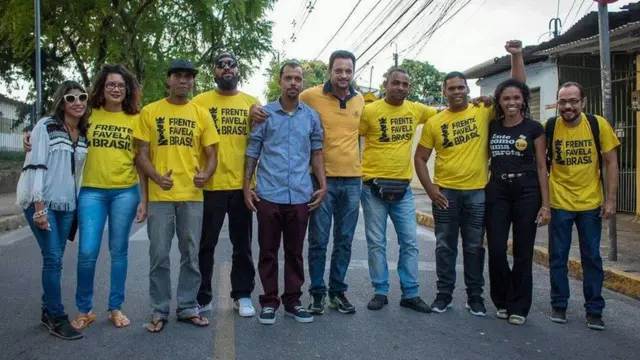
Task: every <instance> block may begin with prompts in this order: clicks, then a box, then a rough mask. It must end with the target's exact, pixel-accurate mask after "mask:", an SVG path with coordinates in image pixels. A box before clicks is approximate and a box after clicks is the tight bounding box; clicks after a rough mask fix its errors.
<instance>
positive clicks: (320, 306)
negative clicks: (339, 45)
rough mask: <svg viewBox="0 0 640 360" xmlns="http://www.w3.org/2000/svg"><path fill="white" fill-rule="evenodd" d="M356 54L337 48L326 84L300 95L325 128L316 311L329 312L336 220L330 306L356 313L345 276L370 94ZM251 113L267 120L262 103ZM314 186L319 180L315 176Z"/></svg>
mask: <svg viewBox="0 0 640 360" xmlns="http://www.w3.org/2000/svg"><path fill="white" fill-rule="evenodd" d="M355 64H356V57H355V56H354V55H353V54H352V53H350V52H348V51H344V50H338V51H334V52H333V53H332V54H331V57H330V58H329V75H330V79H329V81H327V82H326V83H325V84H324V85H318V86H316V87H313V88H310V89H307V90H305V91H303V92H302V93H301V94H300V100H301V101H302V102H304V103H305V104H307V105H309V106H310V107H311V108H313V109H314V110H316V111H317V112H318V114H319V115H320V121H321V122H322V126H323V128H324V144H323V149H322V154H323V156H324V166H325V171H326V177H327V195H326V197H325V199H324V201H323V202H322V204H321V205H320V208H318V209H316V210H314V211H313V212H312V213H311V220H310V222H309V258H308V261H309V276H310V277H311V286H310V288H309V292H310V293H311V297H312V301H311V304H309V310H310V312H311V313H312V314H315V315H320V314H323V313H324V307H325V296H326V294H327V286H326V285H325V282H324V270H325V264H326V257H327V245H328V244H329V234H330V232H331V222H332V219H333V221H334V224H333V251H332V253H331V270H330V272H329V289H328V290H329V307H331V308H334V309H336V310H338V311H339V312H340V313H343V314H352V313H355V312H356V309H355V307H354V306H353V305H352V304H351V303H350V302H349V300H347V298H346V297H345V294H344V293H345V292H346V291H347V284H345V282H344V280H345V276H346V273H347V268H348V267H349V263H350V262H351V243H352V241H353V235H354V233H355V230H356V225H357V224H358V215H359V206H360V191H361V184H362V180H361V172H360V146H359V137H358V126H359V124H360V115H361V114H362V110H363V108H364V98H363V97H362V95H360V94H359V93H357V92H356V91H355V90H354V89H353V87H352V86H351V81H352V80H353V73H354V69H355ZM251 118H252V119H253V120H255V121H264V120H265V119H266V118H267V114H266V113H265V112H264V110H262V109H261V108H260V107H259V106H255V107H253V108H252V111H251ZM312 180H313V186H314V190H317V189H318V188H319V184H318V181H317V180H316V179H315V177H312Z"/></svg>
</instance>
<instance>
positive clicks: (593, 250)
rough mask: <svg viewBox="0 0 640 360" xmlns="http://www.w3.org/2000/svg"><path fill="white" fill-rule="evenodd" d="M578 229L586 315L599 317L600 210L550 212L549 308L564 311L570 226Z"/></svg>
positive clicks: (567, 295) (601, 305) (567, 291)
mask: <svg viewBox="0 0 640 360" xmlns="http://www.w3.org/2000/svg"><path fill="white" fill-rule="evenodd" d="M574 222H575V224H576V227H577V228H578V240H579V242H580V262H581V263H582V273H583V278H584V280H583V281H582V290H583V292H584V300H585V304H584V307H585V309H586V311H587V313H589V314H595V315H599V314H602V309H604V299H603V298H602V282H603V281H604V271H603V270H602V258H601V257H600V237H601V234H602V219H601V218H600V209H594V210H588V211H565V210H559V209H551V223H550V224H549V272H550V275H551V306H552V307H557V308H565V309H566V308H567V306H568V305H569V304H568V300H569V278H568V268H567V263H568V261H569V250H571V233H572V229H573V223H574Z"/></svg>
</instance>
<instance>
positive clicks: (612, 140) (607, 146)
mask: <svg viewBox="0 0 640 360" xmlns="http://www.w3.org/2000/svg"><path fill="white" fill-rule="evenodd" d="M596 118H597V119H598V126H599V127H600V149H601V150H602V153H603V154H604V153H608V152H609V151H611V150H613V149H615V148H616V147H618V146H620V140H618V137H617V136H616V133H615V132H614V131H613V128H612V127H611V125H609V122H608V121H607V120H606V119H605V118H603V117H600V116H596Z"/></svg>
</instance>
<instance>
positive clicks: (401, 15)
mask: <svg viewBox="0 0 640 360" xmlns="http://www.w3.org/2000/svg"><path fill="white" fill-rule="evenodd" d="M431 1H433V0H430V1H429V2H431ZM417 2H418V0H414V1H413V3H411V5H410V6H409V7H408V8H407V9H406V10H405V11H404V12H402V14H400V16H398V18H397V19H396V21H394V22H393V24H391V25H390V26H389V27H388V28H387V29H386V30H385V31H384V32H383V33H382V34H380V36H378V38H377V39H376V40H375V41H374V42H373V43H372V44H371V45H369V47H368V48H366V49H365V50H364V51H363V52H362V53H361V54H360V56H358V58H357V59H356V60H359V59H360V58H361V57H362V55H364V54H366V53H367V51H369V50H370V49H371V48H372V47H373V46H374V45H375V44H376V43H377V42H378V41H380V39H381V38H382V37H383V36H384V35H385V34H386V33H387V32H388V31H389V30H390V29H391V27H393V25H395V24H396V23H397V22H398V21H400V19H402V17H403V16H404V15H405V14H406V13H407V12H409V10H410V9H411V8H412V7H413V6H414V5H415V4H416V3H417ZM413 19H415V17H414V18H413ZM410 23H411V22H410ZM403 30H404V29H403ZM401 32H402V31H401ZM398 35H400V33H398V34H396V36H394V37H393V39H395V38H396V37H398ZM393 39H392V40H391V41H393ZM391 41H389V43H390V42H391ZM389 43H387V45H385V46H384V47H387V46H388V45H389Z"/></svg>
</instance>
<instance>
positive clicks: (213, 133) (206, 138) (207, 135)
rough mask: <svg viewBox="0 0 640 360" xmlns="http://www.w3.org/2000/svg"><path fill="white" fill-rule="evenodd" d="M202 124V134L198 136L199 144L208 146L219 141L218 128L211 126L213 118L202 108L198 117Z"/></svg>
mask: <svg viewBox="0 0 640 360" xmlns="http://www.w3.org/2000/svg"><path fill="white" fill-rule="evenodd" d="M199 118H200V123H201V126H202V136H201V137H200V144H201V145H202V146H210V145H214V144H217V143H219V142H220V135H218V130H216V127H215V126H213V118H212V117H211V114H209V112H208V111H204V110H202V114H201V116H200V117H199Z"/></svg>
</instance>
